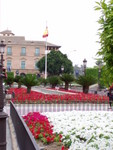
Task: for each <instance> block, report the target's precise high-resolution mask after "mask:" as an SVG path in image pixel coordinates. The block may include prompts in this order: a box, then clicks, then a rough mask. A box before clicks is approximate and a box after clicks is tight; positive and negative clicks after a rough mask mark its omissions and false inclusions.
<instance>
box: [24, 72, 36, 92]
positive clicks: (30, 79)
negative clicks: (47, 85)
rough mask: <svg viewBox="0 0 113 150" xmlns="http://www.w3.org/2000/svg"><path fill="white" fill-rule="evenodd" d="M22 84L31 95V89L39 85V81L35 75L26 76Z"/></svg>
mask: <svg viewBox="0 0 113 150" xmlns="http://www.w3.org/2000/svg"><path fill="white" fill-rule="evenodd" d="M21 83H22V84H23V85H25V86H26V87H27V93H30V92H31V87H32V86H35V85H37V83H38V81H37V78H36V75H35V74H26V76H24V77H22V78H21Z"/></svg>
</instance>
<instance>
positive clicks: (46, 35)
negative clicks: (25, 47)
mask: <svg viewBox="0 0 113 150" xmlns="http://www.w3.org/2000/svg"><path fill="white" fill-rule="evenodd" d="M42 37H43V38H45V37H48V27H46V29H45V32H44V34H43V36H42Z"/></svg>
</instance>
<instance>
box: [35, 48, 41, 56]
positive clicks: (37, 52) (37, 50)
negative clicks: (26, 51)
mask: <svg viewBox="0 0 113 150" xmlns="http://www.w3.org/2000/svg"><path fill="white" fill-rule="evenodd" d="M39 55H40V49H39V48H36V49H35V56H39Z"/></svg>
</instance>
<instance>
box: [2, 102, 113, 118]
mask: <svg viewBox="0 0 113 150" xmlns="http://www.w3.org/2000/svg"><path fill="white" fill-rule="evenodd" d="M14 106H15V108H16V110H17V111H18V113H19V115H21V116H23V115H26V114H27V113H29V112H40V113H42V112H59V111H73V110H76V111H112V110H113V109H109V108H110V106H109V103H72V104H15V105H14ZM4 111H5V112H6V113H7V114H8V115H10V106H9V104H7V105H6V106H5V108H4Z"/></svg>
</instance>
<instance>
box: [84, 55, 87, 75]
mask: <svg viewBox="0 0 113 150" xmlns="http://www.w3.org/2000/svg"><path fill="white" fill-rule="evenodd" d="M86 66H87V60H86V59H85V58H84V60H83V67H84V75H86Z"/></svg>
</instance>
